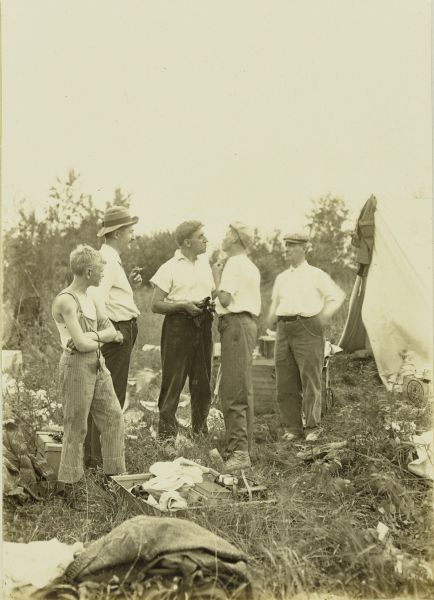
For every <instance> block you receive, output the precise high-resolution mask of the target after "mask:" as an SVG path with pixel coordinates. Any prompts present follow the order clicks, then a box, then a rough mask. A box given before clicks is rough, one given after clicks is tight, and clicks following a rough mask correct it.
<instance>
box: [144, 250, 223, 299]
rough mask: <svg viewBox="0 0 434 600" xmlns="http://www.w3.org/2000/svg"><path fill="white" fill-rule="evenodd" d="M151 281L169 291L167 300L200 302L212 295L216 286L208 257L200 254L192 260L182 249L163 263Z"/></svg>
mask: <svg viewBox="0 0 434 600" xmlns="http://www.w3.org/2000/svg"><path fill="white" fill-rule="evenodd" d="M150 282H151V283H152V284H153V285H156V286H157V287H159V288H160V289H161V290H163V292H166V293H167V296H166V298H165V300H166V301H167V302H199V301H200V300H203V299H204V298H206V297H207V296H210V297H211V293H212V291H213V290H214V288H215V285H214V278H213V276H212V271H211V267H210V265H209V262H208V258H207V257H206V256H205V255H204V254H200V255H199V256H198V257H197V258H196V260H195V261H194V262H192V261H191V260H189V259H188V258H187V257H186V256H184V255H183V254H182V252H181V251H180V250H176V252H175V255H174V256H173V257H172V258H171V259H170V260H168V261H167V262H165V263H164V264H162V265H161V267H160V268H159V269H158V271H157V272H156V273H155V275H154V276H153V277H151V279H150Z"/></svg>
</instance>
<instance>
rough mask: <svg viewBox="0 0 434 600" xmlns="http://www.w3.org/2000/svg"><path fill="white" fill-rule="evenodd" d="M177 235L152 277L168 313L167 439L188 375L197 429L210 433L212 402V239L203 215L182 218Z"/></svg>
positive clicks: (157, 301)
mask: <svg viewBox="0 0 434 600" xmlns="http://www.w3.org/2000/svg"><path fill="white" fill-rule="evenodd" d="M175 238H176V242H177V244H178V246H179V249H178V250H176V252H175V255H174V256H173V257H172V258H171V259H170V260H168V261H167V262H165V263H164V264H163V265H161V267H160V268H159V269H158V271H157V272H156V273H155V275H154V276H153V277H152V278H151V279H150V282H151V283H152V285H153V286H154V295H153V298H152V311H153V312H155V313H159V314H162V315H164V321H163V328H162V332H161V366H162V381H161V390H160V396H159V398H158V409H159V413H160V418H159V424H158V435H159V437H160V438H163V439H168V438H174V437H176V434H177V430H178V422H177V420H176V416H175V415H176V410H177V408H178V403H179V396H180V394H181V392H182V389H183V387H184V385H185V382H186V379H187V377H188V379H189V386H190V394H191V425H192V431H193V433H194V434H199V433H207V425H206V419H207V416H208V412H209V407H210V404H211V358H212V334H211V325H212V319H213V317H212V314H211V310H212V308H213V305H212V304H211V305H210V301H211V298H212V296H213V292H214V280H213V277H212V272H211V267H210V265H209V262H208V259H207V258H206V256H205V251H206V247H207V239H206V237H205V233H204V231H203V225H202V223H201V222H200V221H185V222H183V223H181V224H180V225H179V226H178V227H177V228H176V231H175ZM205 299H208V300H207V301H206V302H204V301H205Z"/></svg>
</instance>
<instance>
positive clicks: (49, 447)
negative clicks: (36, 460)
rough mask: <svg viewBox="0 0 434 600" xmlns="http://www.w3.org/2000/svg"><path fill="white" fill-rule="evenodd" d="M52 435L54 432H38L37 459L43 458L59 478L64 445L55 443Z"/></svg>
mask: <svg viewBox="0 0 434 600" xmlns="http://www.w3.org/2000/svg"><path fill="white" fill-rule="evenodd" d="M50 433H55V432H53V431H51V432H50V431H37V432H36V457H40V458H43V459H45V460H46V461H47V463H48V464H49V465H50V467H51V468H52V470H53V471H54V474H55V475H56V477H57V474H58V472H59V465H60V454H61V452H62V444H60V443H59V442H55V441H53V438H52V436H51V435H50Z"/></svg>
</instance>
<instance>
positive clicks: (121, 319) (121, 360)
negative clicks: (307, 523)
mask: <svg viewBox="0 0 434 600" xmlns="http://www.w3.org/2000/svg"><path fill="white" fill-rule="evenodd" d="M137 221H138V217H131V216H130V213H129V211H128V209H127V208H125V207H124V206H111V207H110V208H108V209H107V210H106V212H105V214H104V221H103V226H102V228H101V229H100V230H99V231H98V233H97V236H98V237H99V238H102V237H103V238H104V243H103V245H102V246H101V249H100V254H101V257H102V258H103V260H104V261H105V266H104V272H103V277H102V280H101V283H100V285H99V288H93V290H92V293H94V294H95V295H96V296H98V297H99V299H100V300H102V301H103V302H104V303H105V307H106V312H107V315H108V317H109V319H110V321H111V322H112V323H113V325H114V327H115V329H117V330H118V331H120V332H121V333H122V336H123V342H122V344H115V343H108V344H104V345H103V347H102V353H103V355H104V358H105V362H106V366H107V368H108V370H109V371H110V373H111V376H112V379H113V386H114V388H115V392H116V396H117V397H118V400H119V402H120V405H121V406H122V407H123V406H124V403H125V396H126V390H127V380H128V371H129V367H130V357H131V352H132V349H133V346H134V343H135V341H136V337H137V317H138V315H139V314H140V313H139V309H138V308H137V306H136V304H135V302H134V297H133V289H132V287H138V286H140V285H141V283H142V278H141V275H140V273H139V272H138V271H137V269H133V271H132V272H131V273H130V275H129V277H127V275H126V273H125V271H124V268H123V266H122V262H121V256H122V255H123V254H124V253H125V252H127V250H128V249H129V247H130V244H131V242H132V241H133V239H134V227H133V226H134V225H135V224H136V223H137Z"/></svg>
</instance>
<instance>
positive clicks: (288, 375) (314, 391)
mask: <svg viewBox="0 0 434 600" xmlns="http://www.w3.org/2000/svg"><path fill="white" fill-rule="evenodd" d="M275 363H276V387H277V403H278V406H279V412H280V417H281V421H282V424H283V425H284V426H285V428H286V429H287V430H288V431H290V432H291V433H295V434H301V433H302V432H303V422H302V411H303V412H304V415H305V419H306V428H312V427H318V425H319V424H320V421H321V375H322V369H323V366H324V333H323V327H322V324H321V322H320V320H319V319H318V317H310V318H306V319H297V320H295V321H278V323H277V337H276V346H275Z"/></svg>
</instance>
